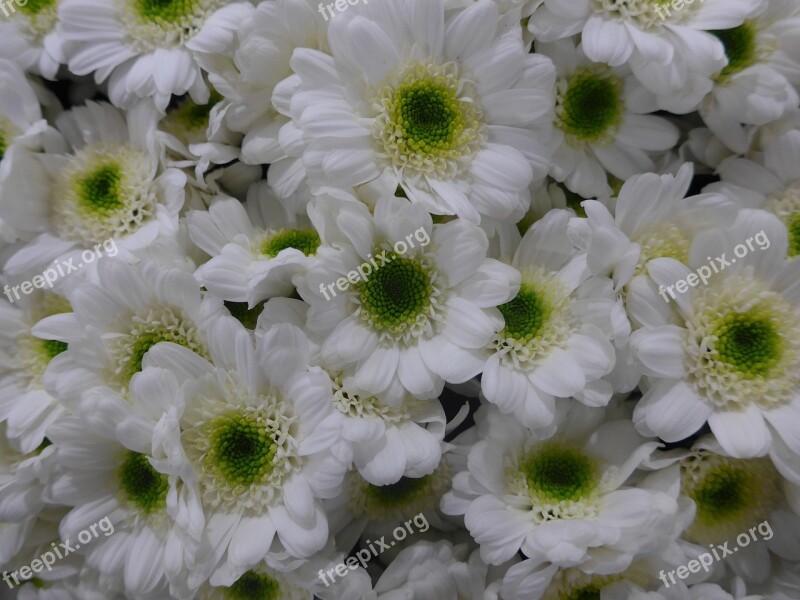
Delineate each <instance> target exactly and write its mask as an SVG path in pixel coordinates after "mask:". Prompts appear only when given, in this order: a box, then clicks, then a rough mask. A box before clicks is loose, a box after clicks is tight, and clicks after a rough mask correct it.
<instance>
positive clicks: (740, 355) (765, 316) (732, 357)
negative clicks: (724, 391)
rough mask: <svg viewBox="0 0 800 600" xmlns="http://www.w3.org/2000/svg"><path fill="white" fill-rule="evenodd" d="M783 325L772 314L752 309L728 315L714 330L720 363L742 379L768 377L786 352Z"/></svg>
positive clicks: (716, 324) (762, 309) (763, 310)
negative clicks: (782, 334)
mask: <svg viewBox="0 0 800 600" xmlns="http://www.w3.org/2000/svg"><path fill="white" fill-rule="evenodd" d="M779 331H780V323H778V322H776V321H775V315H773V314H770V312H769V311H768V310H765V309H764V308H761V309H757V308H756V309H751V310H749V311H748V312H745V313H733V314H728V315H725V316H724V317H723V318H721V319H720V320H719V321H718V322H717V323H715V326H714V328H713V329H712V335H713V336H715V337H716V338H717V343H716V344H715V351H716V352H717V355H718V356H719V360H721V361H722V362H724V363H726V364H728V365H730V366H731V367H732V368H733V370H734V371H736V372H737V373H739V374H740V375H741V376H742V377H745V378H748V379H750V378H753V377H758V376H762V377H765V376H768V375H769V373H770V371H771V370H772V368H773V367H774V366H775V365H776V364H778V361H779V360H780V357H781V353H782V352H783V350H784V343H783V338H781V336H780V334H779Z"/></svg>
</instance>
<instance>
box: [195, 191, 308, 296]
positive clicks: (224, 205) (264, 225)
mask: <svg viewBox="0 0 800 600" xmlns="http://www.w3.org/2000/svg"><path fill="white" fill-rule="evenodd" d="M247 196H248V198H247V202H246V204H245V205H244V206H243V205H242V203H241V202H239V201H238V200H236V199H235V198H220V199H218V200H215V201H214V202H213V203H212V204H211V206H210V207H209V209H208V211H196V210H195V211H190V212H189V213H188V215H187V217H186V221H187V223H188V226H189V235H190V236H191V238H192V241H193V242H194V243H195V244H197V246H198V247H199V248H201V249H202V250H203V251H205V252H206V253H208V254H209V255H211V260H209V261H208V262H206V263H205V264H202V265H200V267H199V268H198V269H197V271H195V277H196V278H197V280H198V281H200V282H201V283H202V284H203V285H204V286H205V287H206V289H208V290H209V291H210V292H211V293H212V294H214V295H216V296H218V297H220V298H223V299H224V300H228V301H231V302H246V303H247V306H248V308H253V307H254V306H255V305H256V304H258V303H259V302H261V301H263V300H266V299H267V298H271V297H273V296H288V295H290V294H292V292H293V291H294V285H293V284H292V277H293V276H294V275H296V274H298V273H303V272H304V271H305V270H306V269H307V268H308V267H309V266H310V265H311V264H312V262H313V261H314V259H315V256H316V254H317V249H318V248H319V247H320V244H321V240H320V236H319V233H317V230H316V229H315V228H314V227H313V226H312V224H311V221H310V220H309V219H308V217H307V216H306V215H305V214H294V213H293V212H291V211H290V210H288V209H287V208H285V207H284V206H282V205H281V203H280V202H279V201H278V199H277V198H276V197H275V195H274V193H273V192H271V191H270V189H269V187H268V186H267V183H266V181H262V182H259V183H256V184H255V185H253V186H252V187H251V188H250V190H249V191H248V195H247Z"/></svg>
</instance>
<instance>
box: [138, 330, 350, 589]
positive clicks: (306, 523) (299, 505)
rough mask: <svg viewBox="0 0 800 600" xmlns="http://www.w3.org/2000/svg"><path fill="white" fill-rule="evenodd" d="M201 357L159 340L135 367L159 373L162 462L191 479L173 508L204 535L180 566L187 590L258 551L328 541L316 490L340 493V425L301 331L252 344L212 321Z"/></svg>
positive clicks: (291, 552) (294, 553)
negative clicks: (163, 408) (335, 449)
mask: <svg viewBox="0 0 800 600" xmlns="http://www.w3.org/2000/svg"><path fill="white" fill-rule="evenodd" d="M234 325H235V326H234ZM209 354H210V356H211V358H212V359H213V361H214V364H213V365H212V364H211V363H209V362H208V361H207V360H205V359H203V358H201V357H200V356H198V355H197V354H194V353H192V352H191V351H189V350H188V349H186V348H184V347H181V346H178V345H176V344H160V345H159V346H157V347H155V348H153V349H152V350H151V351H150V354H149V355H148V356H147V357H145V359H144V361H145V369H144V371H143V375H144V376H148V371H151V370H152V371H153V375H149V377H156V375H157V376H158V377H159V380H160V382H161V383H160V386H161V387H162V389H163V394H162V395H163V397H164V402H165V403H166V404H168V405H170V406H171V408H170V413H168V415H167V416H166V417H167V418H166V419H165V420H164V422H163V428H162V433H163V435H162V436H161V438H160V443H159V448H160V450H159V452H160V453H163V455H164V459H163V461H162V462H161V463H160V464H159V465H158V467H159V469H161V470H164V471H165V472H169V473H170V474H175V475H178V476H179V477H180V478H181V479H182V480H183V481H184V482H185V486H186V487H187V488H188V492H187V494H185V495H182V496H180V497H179V498H178V503H177V508H176V513H175V517H176V520H177V521H178V522H179V523H181V527H182V528H183V529H184V530H185V531H186V534H187V535H189V536H191V537H192V538H193V539H196V540H197V541H199V543H200V548H199V551H198V553H197V555H196V557H194V559H192V560H191V562H189V563H188V565H187V568H188V569H189V575H188V577H189V579H188V586H189V587H190V588H192V587H196V586H199V585H200V584H201V583H203V582H204V581H205V580H206V579H207V578H208V577H209V576H212V579H213V578H214V573H215V572H216V573H217V574H218V575H217V576H219V574H221V573H225V572H228V571H231V570H235V569H241V570H244V569H249V568H252V567H254V566H255V565H257V564H258V563H260V562H261V561H262V560H263V559H264V557H265V556H271V557H275V558H283V557H299V558H303V557H308V556H310V555H312V554H313V553H315V552H318V551H319V550H321V549H322V548H323V547H324V546H325V544H326V541H327V539H328V522H327V518H326V514H325V512H324V511H323V509H322V507H321V499H322V498H330V497H334V496H336V495H338V494H339V493H340V492H341V485H342V478H343V476H344V472H345V469H346V466H347V465H346V464H344V463H343V462H342V461H340V460H339V459H338V458H337V457H335V456H334V454H333V453H332V452H331V446H332V445H333V444H334V442H335V441H336V440H337V438H338V431H337V430H336V428H335V423H336V422H335V420H334V419H333V406H332V402H331V392H332V390H331V381H330V378H329V377H328V376H327V375H326V374H325V373H324V372H322V371H321V370H319V369H316V368H311V369H310V368H309V366H308V365H309V344H308V341H307V340H306V338H305V336H304V334H303V333H302V331H301V330H299V329H297V328H296V327H293V326H291V325H278V326H275V327H272V328H270V329H269V330H268V331H266V332H265V333H264V335H263V336H262V337H261V338H260V339H259V341H258V343H257V345H256V347H255V348H254V346H253V341H252V337H251V335H250V334H249V333H248V332H247V330H245V329H244V328H242V327H241V326H240V325H238V324H236V322H235V321H233V320H232V319H225V320H219V321H218V322H217V323H216V325H215V327H214V331H213V335H212V337H211V340H210V343H209ZM151 367H152V369H151ZM156 367H160V368H156ZM172 411H174V412H175V416H174V417H173V416H172V415H171V412H172Z"/></svg>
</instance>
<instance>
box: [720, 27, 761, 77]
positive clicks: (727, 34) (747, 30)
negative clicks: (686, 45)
mask: <svg viewBox="0 0 800 600" xmlns="http://www.w3.org/2000/svg"><path fill="white" fill-rule="evenodd" d="M710 33H712V34H713V35H715V36H716V37H717V38H719V40H720V41H721V42H722V45H723V46H725V55H726V56H727V57H728V64H727V66H726V67H725V68H724V69H722V72H721V73H720V77H726V76H729V75H734V74H736V73H739V72H740V71H743V70H744V69H746V68H747V67H749V66H750V65H752V64H753V63H755V62H756V61H757V60H758V44H757V42H756V28H755V27H754V26H753V25H752V24H751V23H747V22H746V23H742V24H741V25H739V26H738V27H734V28H733V29H721V30H716V31H711V32H710Z"/></svg>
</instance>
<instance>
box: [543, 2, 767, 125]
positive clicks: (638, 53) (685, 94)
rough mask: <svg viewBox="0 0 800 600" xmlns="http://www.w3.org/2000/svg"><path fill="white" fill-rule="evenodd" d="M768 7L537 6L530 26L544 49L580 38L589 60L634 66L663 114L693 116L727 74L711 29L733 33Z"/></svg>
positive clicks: (725, 4)
mask: <svg viewBox="0 0 800 600" xmlns="http://www.w3.org/2000/svg"><path fill="white" fill-rule="evenodd" d="M765 5H766V0H734V1H730V0H703V1H702V2H693V3H688V2H687V3H686V4H684V5H683V6H682V8H681V9H680V10H678V9H676V8H674V7H673V6H672V4H671V2H669V1H667V0H537V2H536V3H535V4H534V6H535V7H536V8H535V10H534V12H533V14H532V15H531V17H530V20H529V21H528V28H529V29H530V30H531V32H532V33H533V35H534V37H535V38H536V39H538V40H541V41H543V42H549V41H553V40H557V39H561V38H565V37H568V36H571V35H574V34H576V33H580V34H581V40H582V43H583V50H584V52H585V53H586V56H588V57H589V59H590V60H593V61H595V62H600V63H607V64H609V65H611V66H612V67H618V66H620V65H623V64H625V63H628V64H629V65H630V67H631V69H632V70H633V73H634V75H636V78H637V79H639V81H641V82H642V84H643V85H644V86H645V87H646V88H647V89H649V90H650V91H651V92H653V93H655V94H659V95H660V100H661V102H662V103H661V108H663V109H665V110H669V111H672V112H676V113H681V114H682V113H688V112H691V111H692V110H694V109H695V108H696V107H697V105H698V104H699V102H700V100H701V99H702V98H703V96H705V95H706V94H707V93H708V92H709V91H711V88H712V85H713V84H712V81H711V77H712V76H713V75H714V74H715V73H718V72H719V71H720V70H721V69H722V68H723V67H725V63H726V59H725V52H724V49H723V46H722V43H721V42H720V40H718V39H717V38H715V37H714V36H713V35H712V34H710V33H708V31H706V30H709V29H729V28H731V27H737V26H739V25H741V24H742V23H743V22H744V21H745V19H747V18H749V17H750V16H751V15H754V14H758V12H759V10H760V9H761V8H762V7H763V6H765Z"/></svg>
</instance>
